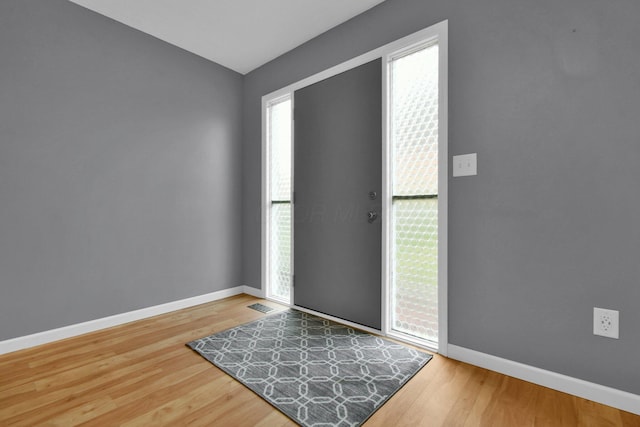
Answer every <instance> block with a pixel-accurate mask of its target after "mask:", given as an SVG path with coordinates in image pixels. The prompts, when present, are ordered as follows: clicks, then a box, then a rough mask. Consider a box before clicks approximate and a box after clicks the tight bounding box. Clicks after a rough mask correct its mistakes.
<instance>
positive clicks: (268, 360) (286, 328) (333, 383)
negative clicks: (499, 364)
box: [187, 310, 432, 427]
mask: <svg viewBox="0 0 640 427" xmlns="http://www.w3.org/2000/svg"><path fill="white" fill-rule="evenodd" d="M187 345H188V346H189V347H191V348H192V349H193V350H195V351H197V352H198V353H200V354H201V355H202V356H203V357H204V358H206V359H207V360H209V361H210V362H211V363H213V364H214V365H216V366H217V367H219V368H220V369H222V370H223V371H225V372H226V373H227V374H229V375H231V376H232V377H234V378H235V379H237V380H238V381H240V382H241V383H242V384H244V385H245V386H246V387H248V388H249V389H251V390H253V391H254V392H255V393H257V394H258V395H259V396H260V397H262V398H263V399H265V400H266V401H267V402H269V403H270V404H272V405H273V406H274V407H276V408H277V409H278V410H280V411H281V412H283V413H284V414H285V415H287V416H288V417H289V418H291V419H292V420H294V421H295V422H297V423H298V424H300V425H302V426H308V427H311V426H315V427H319V426H339V427H346V426H359V425H361V424H362V423H364V422H365V421H366V420H367V419H368V418H369V417H370V416H371V415H372V414H373V413H374V412H375V411H376V410H377V409H378V408H380V407H381V406H382V405H383V404H384V403H385V402H386V401H387V400H388V399H389V398H390V397H391V396H393V394H394V393H395V392H397V391H398V390H399V389H400V387H402V386H403V385H404V384H405V383H406V382H407V381H409V379H411V377H413V376H414V375H415V374H416V373H417V372H418V371H419V370H420V369H421V368H422V367H423V366H424V365H425V364H426V363H427V362H428V361H429V360H431V357H432V356H431V355H429V354H427V353H423V352H421V351H417V350H414V349H412V348H409V347H406V346H404V345H401V344H397V343H394V342H391V341H388V340H385V339H383V338H380V337H377V336H374V335H371V334H368V333H365V332H361V331H358V330H355V329H353V328H350V327H348V326H344V325H341V324H338V323H335V322H331V321H329V320H325V319H321V318H319V317H316V316H313V315H310V314H307V313H303V312H300V311H297V310H286V311H283V312H279V313H276V314H272V315H269V316H266V317H264V318H262V319H260V320H257V321H255V322H251V323H247V324H245V325H241V326H238V327H235V328H232V329H229V330H226V331H224V332H220V333H217V334H214V335H211V336H208V337H205V338H201V339H199V340H195V341H192V342H190V343H187Z"/></svg>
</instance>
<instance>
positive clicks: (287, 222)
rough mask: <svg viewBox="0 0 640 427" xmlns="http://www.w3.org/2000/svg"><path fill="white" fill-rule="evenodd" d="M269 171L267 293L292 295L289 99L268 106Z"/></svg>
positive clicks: (285, 298) (286, 297)
mask: <svg viewBox="0 0 640 427" xmlns="http://www.w3.org/2000/svg"><path fill="white" fill-rule="evenodd" d="M267 114H268V116H267V126H268V133H267V136H268V141H269V149H270V152H269V154H270V155H269V162H270V164H269V173H270V186H271V188H270V189H269V195H270V211H269V221H270V238H269V274H270V277H269V285H268V295H267V296H268V297H269V298H274V299H277V300H281V301H283V302H286V303H288V302H289V301H290V296H291V203H290V202H291V99H290V98H287V99H284V100H281V101H278V102H275V103H273V104H270V105H269V106H268V109H267Z"/></svg>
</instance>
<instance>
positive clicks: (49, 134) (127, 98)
mask: <svg viewBox="0 0 640 427" xmlns="http://www.w3.org/2000/svg"><path fill="white" fill-rule="evenodd" d="M241 104H242V76H241V75H239V74H237V73H235V72H233V71H230V70H228V69H226V68H223V67H221V66H218V65H216V64H213V63H211V62H209V61H206V60H204V59H202V58H199V57H197V56H195V55H192V54H189V53H187V52H184V51H182V50H180V49H177V48H175V47H173V46H170V45H168V44H165V43H163V42H161V41H158V40H156V39H154V38H152V37H149V36H147V35H144V34H143V33H140V32H138V31H135V30H132V29H130V28H128V27H126V26H124V25H121V24H118V23H116V22H115V21H111V20H109V19H107V18H104V17H102V16H100V15H97V14H94V13H93V12H90V11H88V10H86V9H83V8H81V7H79V6H77V5H74V4H72V3H70V2H66V1H64V0H3V1H1V2H0V340H4V339H8V338H12V337H17V336H22V335H27V334H30V333H34V332H39V331H43V330H49V329H52V328H55V327H60V326H64V325H68V324H73V323H78V322H82V321H87V320H90V319H95V318H100V317H104V316H109V315H112V314H116V313H122V312H126V311H130V310H134V309H139V308H142V307H148V306H152V305H157V304H161V303H165V302H168V301H174V300H178V299H182V298H187V297H191V296H195V295H202V294H205V293H208V292H213V291H216V290H220V289H224V288H229V287H232V286H238V285H239V284H241V274H240V268H241V265H240V259H241V234H242V231H241V226H242V224H241V221H240V220H239V217H240V210H241V207H242V200H241V197H240V191H241V186H242V184H241V182H242V176H241V173H242V168H241V163H240V162H241V122H242V108H241Z"/></svg>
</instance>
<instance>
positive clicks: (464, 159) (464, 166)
mask: <svg viewBox="0 0 640 427" xmlns="http://www.w3.org/2000/svg"><path fill="white" fill-rule="evenodd" d="M471 175H478V155H477V153H471V154H461V155H459V156H453V176H471Z"/></svg>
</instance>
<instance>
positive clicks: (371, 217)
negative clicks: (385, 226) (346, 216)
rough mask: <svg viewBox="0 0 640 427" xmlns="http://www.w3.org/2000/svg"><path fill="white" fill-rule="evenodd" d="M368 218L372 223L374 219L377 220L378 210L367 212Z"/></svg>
mask: <svg viewBox="0 0 640 427" xmlns="http://www.w3.org/2000/svg"><path fill="white" fill-rule="evenodd" d="M367 218H368V220H369V223H372V222H373V221H375V220H376V218H378V212H376V211H369V212H367Z"/></svg>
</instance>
